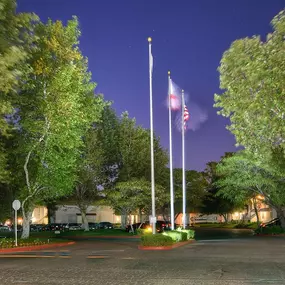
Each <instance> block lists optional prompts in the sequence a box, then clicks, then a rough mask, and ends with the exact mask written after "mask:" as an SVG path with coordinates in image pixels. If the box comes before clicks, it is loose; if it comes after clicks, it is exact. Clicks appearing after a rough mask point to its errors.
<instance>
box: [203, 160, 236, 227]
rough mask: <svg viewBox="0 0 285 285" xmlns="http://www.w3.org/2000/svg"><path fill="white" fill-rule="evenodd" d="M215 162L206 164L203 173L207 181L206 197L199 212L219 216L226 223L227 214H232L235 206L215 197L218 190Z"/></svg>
mask: <svg viewBox="0 0 285 285" xmlns="http://www.w3.org/2000/svg"><path fill="white" fill-rule="evenodd" d="M217 165H218V163H217V162H214V161H211V162H209V163H207V167H206V170H205V172H204V175H205V179H206V181H207V184H208V186H207V192H208V195H207V196H206V197H205V199H204V205H203V207H202V208H201V212H202V213H205V214H219V215H222V216H223V217H224V219H225V221H226V222H227V221H228V214H229V213H232V212H233V211H234V210H235V209H236V208H237V206H240V205H236V204H235V203H234V202H233V201H231V200H230V199H228V197H225V198H224V197H222V196H219V195H217V193H218V191H219V188H218V187H217V182H218V181H219V179H220V175H219V174H218V172H217Z"/></svg>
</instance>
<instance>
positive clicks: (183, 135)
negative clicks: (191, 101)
mask: <svg viewBox="0 0 285 285" xmlns="http://www.w3.org/2000/svg"><path fill="white" fill-rule="evenodd" d="M181 107H182V197H183V202H182V214H183V215H182V218H183V221H182V222H183V229H185V228H186V181H185V180H186V179H185V126H184V108H185V101H184V90H182V104H181Z"/></svg>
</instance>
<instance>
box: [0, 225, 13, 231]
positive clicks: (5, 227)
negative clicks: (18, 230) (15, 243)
mask: <svg viewBox="0 0 285 285" xmlns="http://www.w3.org/2000/svg"><path fill="white" fill-rule="evenodd" d="M11 231H12V229H11V227H8V226H4V225H2V226H0V232H11Z"/></svg>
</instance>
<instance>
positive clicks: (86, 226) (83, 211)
mask: <svg viewBox="0 0 285 285" xmlns="http://www.w3.org/2000/svg"><path fill="white" fill-rule="evenodd" d="M79 209H80V212H81V218H82V225H83V228H84V231H85V232H89V224H88V220H87V217H86V211H87V207H86V206H81V207H79Z"/></svg>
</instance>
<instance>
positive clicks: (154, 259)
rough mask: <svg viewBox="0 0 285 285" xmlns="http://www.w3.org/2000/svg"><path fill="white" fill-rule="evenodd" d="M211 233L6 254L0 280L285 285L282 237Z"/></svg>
mask: <svg viewBox="0 0 285 285" xmlns="http://www.w3.org/2000/svg"><path fill="white" fill-rule="evenodd" d="M207 237H208V239H204V240H199V241H197V242H196V243H193V244H189V245H187V246H184V247H181V248H178V249H175V250H172V251H140V250H138V249H137V244H136V243H135V242H131V241H119V240H116V241H102V240H93V241H82V242H78V243H77V244H76V245H74V246H70V247H68V248H65V250H66V251H61V252H60V251H58V252H37V253H32V254H31V255H30V257H24V256H22V257H21V255H19V254H17V255H15V256H14V257H4V256H2V257H1V258H0V268H1V270H0V284H1V285H2V284H3V285H4V284H5V285H6V284H9V285H13V284H17V285H20V284H21V285H22V284H26V285H36V284H37V285H42V284H52V285H55V284H68V285H73V284H76V285H79V284H83V285H85V284H88V285H89V284H103V285H108V284H110V285H118V284H124V285H128V284H135V285H137V284H138V285H140V284H150V285H152V284H158V285H170V284H171V285H186V284H187V285H194V284H195V285H249V284H256V285H257V284H261V285H264V284H274V285H281V284H283V285H284V284H285V239H284V238H252V237H251V238H238V239H237V238H233V239H212V240H211V239H210V237H211V236H210V235H209V233H208V235H207ZM32 256H33V257H32ZM34 256H36V257H34Z"/></svg>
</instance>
